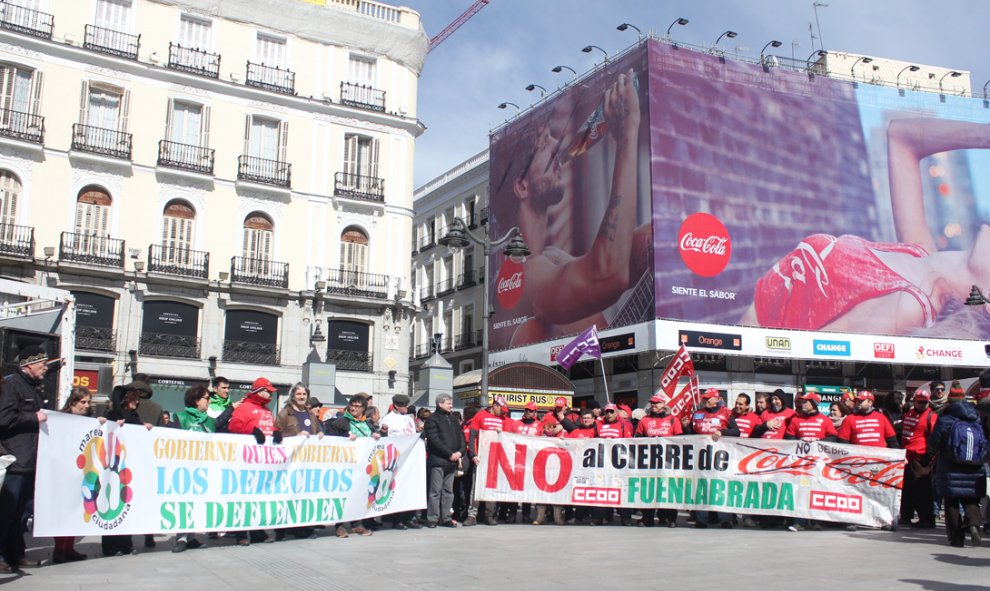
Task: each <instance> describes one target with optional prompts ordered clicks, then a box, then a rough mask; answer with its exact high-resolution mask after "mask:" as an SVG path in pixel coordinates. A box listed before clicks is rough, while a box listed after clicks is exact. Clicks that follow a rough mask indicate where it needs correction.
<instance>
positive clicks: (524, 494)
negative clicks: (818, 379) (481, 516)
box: [474, 431, 905, 526]
mask: <svg viewBox="0 0 990 591" xmlns="http://www.w3.org/2000/svg"><path fill="white" fill-rule="evenodd" d="M480 435H481V439H480V447H479V449H480V453H479V455H480V457H481V463H480V464H479V465H478V469H477V471H476V475H475V483H474V487H475V488H474V490H475V491H476V492H475V494H476V495H477V498H478V499H479V500H482V501H497V502H510V503H515V502H523V503H544V504H551V505H591V506H602V507H616V508H620V507H623V508H631V507H640V508H661V509H692V510H710V511H722V512H726V513H749V514H759V515H780V516H787V517H804V518H809V519H820V520H826V521H839V522H843V523H854V524H860V525H869V526H881V525H886V524H890V523H892V522H893V521H894V520H895V519H896V516H897V515H898V508H899V506H900V496H901V485H902V481H903V476H904V463H905V462H904V451H903V450H895V449H885V448H876V447H864V446H859V445H845V444H838V443H829V442H824V441H816V442H807V441H797V440H794V441H791V440H763V439H737V438H729V437H725V438H722V439H720V440H718V441H712V439H711V437H709V436H703V435H686V436H678V437H664V438H638V439H557V438H550V437H529V436H525V435H516V434H508V433H504V432H503V433H495V432H493V431H483V432H481V434H480Z"/></svg>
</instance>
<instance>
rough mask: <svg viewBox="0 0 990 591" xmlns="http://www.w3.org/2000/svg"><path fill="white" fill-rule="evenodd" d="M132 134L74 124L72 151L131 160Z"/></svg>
mask: <svg viewBox="0 0 990 591" xmlns="http://www.w3.org/2000/svg"><path fill="white" fill-rule="evenodd" d="M131 138H132V136H131V134H129V133H124V132H122V131H117V130H116V129H105V128H103V127H93V126H92V125H83V124H82V123H74V124H73V125H72V149H73V150H79V151H80V152H89V153H91V154H100V155H101V156H109V157H111V158H120V159H121V160H130V159H131Z"/></svg>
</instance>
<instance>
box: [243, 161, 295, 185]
mask: <svg viewBox="0 0 990 591" xmlns="http://www.w3.org/2000/svg"><path fill="white" fill-rule="evenodd" d="M237 180H239V181H247V182H249V183H260V184H262V185H273V186H275V187H284V188H286V189H288V188H290V187H292V165H291V164H289V163H288V162H279V161H278V160H268V159H267V158H256V157H255V156H238V157H237Z"/></svg>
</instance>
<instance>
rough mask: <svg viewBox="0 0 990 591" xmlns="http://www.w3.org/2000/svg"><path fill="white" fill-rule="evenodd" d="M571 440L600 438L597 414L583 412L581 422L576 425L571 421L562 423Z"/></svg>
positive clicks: (587, 411)
mask: <svg viewBox="0 0 990 591" xmlns="http://www.w3.org/2000/svg"><path fill="white" fill-rule="evenodd" d="M561 424H562V425H563V426H564V429H567V435H565V437H568V438H570V439H592V438H595V437H598V423H597V422H596V421H595V413H594V411H592V410H590V409H587V408H586V409H584V410H582V411H581V422H580V423H578V424H577V425H575V424H574V423H572V422H571V421H570V420H569V419H567V418H565V419H564V420H563V421H561Z"/></svg>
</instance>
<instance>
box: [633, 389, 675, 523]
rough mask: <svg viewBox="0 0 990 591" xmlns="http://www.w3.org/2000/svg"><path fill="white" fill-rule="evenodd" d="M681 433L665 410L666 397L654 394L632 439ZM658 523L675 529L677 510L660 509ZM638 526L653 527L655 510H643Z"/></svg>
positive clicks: (673, 418)
mask: <svg viewBox="0 0 990 591" xmlns="http://www.w3.org/2000/svg"><path fill="white" fill-rule="evenodd" d="M682 432H683V430H682V429H681V422H680V421H678V420H677V417H675V416H673V415H672V414H670V411H669V410H668V409H667V395H666V394H664V393H662V392H661V393H659V394H655V395H654V396H653V398H650V408H649V410H648V411H647V414H646V416H645V417H643V418H642V419H640V421H639V424H638V425H636V432H635V433H634V434H633V436H634V437H673V436H675V435H680V434H681V433H682ZM659 511H660V523H661V524H664V523H666V524H667V527H677V509H660V510H659ZM642 513H643V519H642V521H640V522H639V525H640V526H644V527H653V526H654V521H653V518H654V516H655V515H656V513H657V509H643V510H642Z"/></svg>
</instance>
